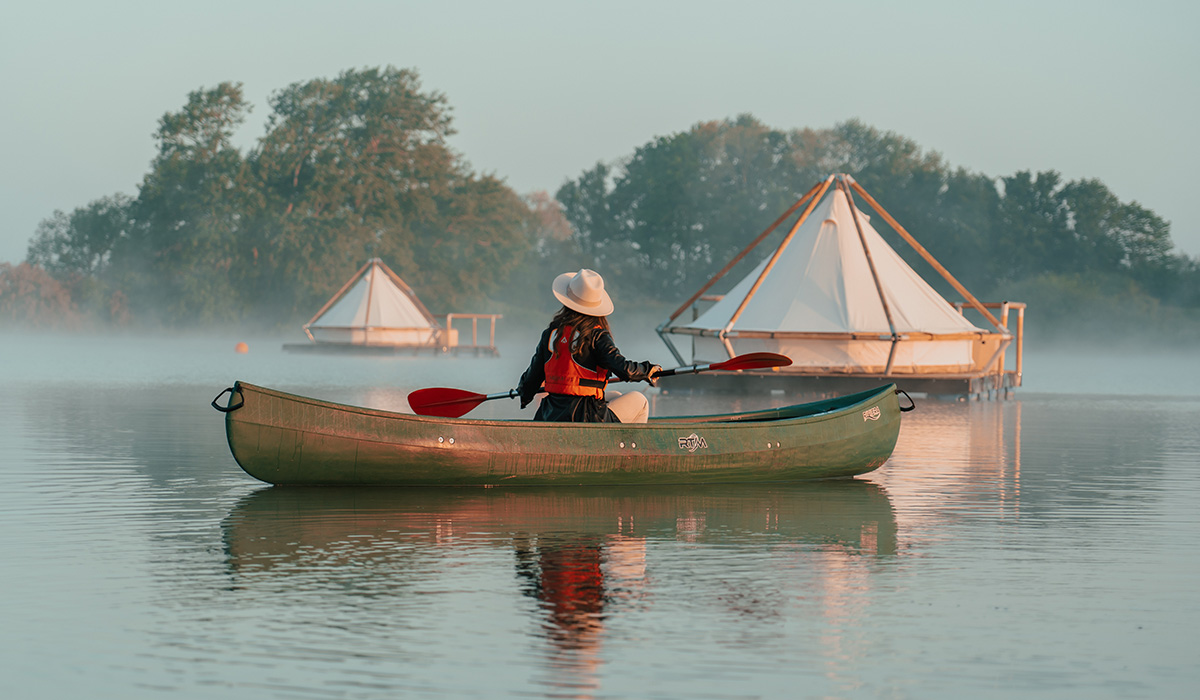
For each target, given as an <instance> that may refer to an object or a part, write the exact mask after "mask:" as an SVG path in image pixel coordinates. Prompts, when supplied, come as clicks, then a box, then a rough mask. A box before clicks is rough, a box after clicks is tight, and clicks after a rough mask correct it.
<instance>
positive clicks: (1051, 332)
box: [0, 67, 1200, 345]
mask: <svg viewBox="0 0 1200 700" xmlns="http://www.w3.org/2000/svg"><path fill="white" fill-rule="evenodd" d="M269 107H270V110H271V112H270V115H269V117H268V119H267V122H266V129H265V133H264V134H263V135H262V137H261V138H260V139H259V140H258V142H257V144H256V145H255V146H253V147H252V148H249V149H247V150H244V151H243V150H241V149H239V148H237V147H235V146H234V145H233V143H232V137H233V135H234V133H235V131H236V129H237V128H238V127H239V126H240V125H241V124H242V123H243V122H244V120H245V118H246V115H247V113H248V112H249V111H250V105H249V104H248V103H247V102H246V101H245V98H244V95H243V92H242V88H241V85H240V84H238V83H222V84H220V85H218V86H216V87H213V88H209V89H200V90H197V91H195V92H192V93H190V94H189V95H188V96H187V101H186V103H185V104H184V105H183V107H182V108H181V109H180V110H179V111H177V112H171V113H168V114H165V115H163V117H162V118H161V119H160V120H159V125H158V129H157V131H156V132H155V134H154V140H155V143H156V146H157V149H156V151H157V153H156V156H155V158H154V159H153V160H152V161H151V163H150V164H149V169H148V172H147V173H146V175H145V177H144V179H143V181H142V183H141V184H140V185H139V186H138V188H137V192H136V193H134V194H132V195H129V194H123V193H116V194H113V195H110V196H107V197H103V198H100V199H98V200H95V201H93V202H90V203H87V204H84V205H82V206H80V207H78V208H76V209H75V210H73V211H71V212H63V211H56V212H53V213H52V214H51V215H50V216H49V217H48V218H46V219H45V220H43V221H42V222H41V223H40V224H39V225H38V227H37V229H36V230H35V231H34V232H33V235H32V239H31V240H30V243H29V248H28V254H27V257H26V259H25V260H24V261H23V262H21V263H17V264H10V263H0V329H5V328H43V329H55V330H72V329H74V330H89V331H94V330H110V329H122V328H123V329H130V330H133V329H147V330H155V329H180V328H191V327H209V328H215V327H239V328H258V329H262V330H264V331H270V330H280V331H284V330H287V329H291V328H296V327H298V326H299V325H300V324H302V323H304V322H305V321H306V320H307V319H308V318H309V317H310V316H311V314H312V313H313V311H315V310H316V309H318V308H320V306H321V305H322V304H323V303H324V302H325V301H326V300H327V299H328V298H329V297H330V296H331V295H332V294H333V293H334V292H336V291H337V289H338V288H339V287H340V286H341V285H342V284H343V283H344V281H345V280H346V279H348V278H349V277H350V275H351V274H352V273H353V272H354V271H355V270H356V269H358V268H359V267H360V266H361V265H362V264H363V262H364V261H365V260H367V259H368V258H371V257H380V258H382V259H383V260H384V261H385V262H386V263H387V264H388V265H389V266H391V267H392V268H393V269H395V270H396V271H397V272H398V273H399V274H400V276H401V277H403V278H404V279H405V281H406V282H408V284H409V285H410V286H412V287H413V288H414V290H416V292H417V294H418V295H419V296H420V297H421V299H422V300H423V301H424V302H425V303H426V305H427V306H429V307H430V308H431V310H432V311H433V312H434V313H446V312H450V311H457V312H476V313H503V314H505V315H506V318H511V319H512V320H513V321H516V322H520V321H521V320H523V319H527V318H528V319H533V318H542V317H544V314H545V313H546V312H547V311H549V310H551V309H550V308H549V304H548V302H547V301H546V299H545V297H546V296H547V295H546V294H544V287H545V286H546V284H547V283H548V282H547V281H548V280H549V279H551V278H552V277H553V276H554V275H555V274H558V273H559V272H562V271H563V270H575V269H579V268H580V267H592V268H594V269H597V270H601V271H602V272H603V274H604V275H605V279H606V280H608V281H609V286H610V287H611V288H612V290H613V292H614V296H615V298H617V300H618V302H619V303H621V304H622V305H623V306H625V307H626V308H630V307H633V308H638V307H647V308H657V307H665V306H671V307H672V308H671V309H670V310H668V311H667V312H666V313H669V312H670V311H672V310H674V306H675V305H676V304H677V303H681V302H682V301H683V300H684V299H686V298H688V297H689V296H690V295H691V294H692V293H693V292H694V291H695V290H696V289H698V288H699V287H700V286H701V285H702V284H704V283H705V282H706V281H707V280H708V279H709V278H710V276H711V275H712V274H713V273H714V272H715V271H716V270H717V269H719V268H720V267H722V266H723V265H724V264H725V263H726V262H727V261H728V260H730V259H731V258H733V256H734V255H736V254H737V253H738V252H739V251H740V250H741V249H742V248H743V247H744V246H745V245H746V244H747V243H748V242H749V241H750V240H752V239H753V238H754V237H755V236H757V235H758V234H759V232H761V231H762V230H763V229H765V228H766V226H767V225H768V224H769V223H770V222H771V221H773V220H774V219H775V217H777V216H778V215H779V214H780V213H781V212H782V211H784V210H785V209H786V208H787V207H788V206H789V205H790V204H791V203H792V202H793V201H794V200H795V199H796V198H797V197H798V196H799V195H800V194H802V193H803V192H805V191H807V190H808V189H809V188H810V187H811V186H812V185H813V184H814V183H815V182H817V181H818V180H820V179H823V178H824V177H826V176H827V175H828V174H830V173H833V172H846V173H849V174H851V175H852V176H853V177H854V178H855V179H856V180H858V181H859V182H861V183H862V184H863V186H864V187H865V188H866V189H867V190H869V191H871V192H872V193H873V194H874V195H875V196H876V197H877V198H878V199H879V201H880V203H881V204H882V205H883V206H884V207H885V208H887V209H888V211H890V212H891V213H892V214H893V215H895V217H896V218H897V220H898V221H900V222H901V223H903V224H904V226H905V227H906V228H907V229H908V230H909V231H911V232H912V233H913V235H914V236H916V238H917V240H919V241H920V242H921V243H922V244H923V245H924V246H925V247H926V248H927V249H929V250H930V251H931V252H932V253H933V254H934V255H935V256H936V257H937V258H938V259H939V261H941V262H942V263H943V264H944V265H945V266H946V267H947V268H948V269H949V270H950V271H951V272H952V273H953V274H954V275H955V276H956V277H957V278H958V279H959V280H960V281H962V282H963V284H964V285H965V286H966V287H967V288H968V289H970V290H971V291H972V292H973V293H974V294H975V295H976V296H977V297H979V298H981V299H984V300H988V301H1001V300H1005V299H1007V300H1011V301H1024V302H1026V303H1028V304H1029V311H1028V314H1027V317H1026V322H1027V327H1026V330H1027V332H1028V336H1029V340H1030V342H1038V341H1039V340H1041V341H1046V342H1051V341H1061V340H1086V339H1094V340H1107V341H1111V342H1114V343H1118V344H1120V343H1144V342H1165V343H1168V344H1172V345H1174V344H1187V343H1194V342H1196V341H1197V340H1200V259H1198V258H1191V257H1188V256H1187V255H1185V254H1182V253H1180V252H1178V251H1177V250H1176V249H1175V247H1174V245H1173V243H1172V241H1171V236H1170V224H1169V223H1168V222H1167V221H1165V220H1164V219H1162V218H1161V217H1160V216H1158V215H1157V214H1155V213H1154V212H1153V211H1151V210H1149V209H1147V208H1145V207H1143V206H1141V205H1140V204H1138V203H1137V202H1135V201H1131V202H1126V201H1122V200H1121V199H1120V198H1119V197H1118V196H1117V195H1116V194H1115V193H1113V192H1111V191H1110V190H1109V189H1108V188H1107V187H1106V186H1105V185H1104V184H1103V183H1101V182H1100V181H1098V180H1094V179H1084V180H1074V181H1064V180H1063V179H1062V177H1061V176H1060V175H1059V174H1058V173H1057V172H1054V171H1043V172H1037V173H1034V172H1029V171H1020V172H1017V173H1014V174H1012V175H1007V176H999V177H992V176H987V175H983V174H980V173H974V172H970V171H968V170H965V169H963V168H955V167H951V166H950V165H949V164H947V163H946V162H944V160H943V159H942V157H941V155H940V154H938V153H936V152H934V151H928V150H925V149H923V148H921V147H920V146H919V145H917V144H916V143H914V142H913V141H911V140H909V139H906V138H904V137H902V136H899V135H897V134H894V133H890V132H883V131H880V130H878V129H875V128H873V127H871V126H868V125H866V124H863V123H861V122H859V121H857V120H850V121H846V122H842V123H840V124H837V125H835V126H834V127H832V128H828V129H811V128H803V129H791V130H781V129H775V128H772V127H768V126H766V125H764V124H762V123H761V122H760V121H758V120H757V119H755V118H754V117H752V116H750V115H741V116H738V117H736V118H732V119H724V120H718V121H709V122H700V123H697V124H695V125H694V126H692V127H691V128H690V129H688V130H687V131H681V132H678V133H674V134H670V135H667V136H659V137H655V138H652V139H651V140H649V141H647V142H646V143H644V144H641V145H639V146H636V147H634V148H633V150H632V152H631V153H630V154H628V155H627V156H625V157H623V158H621V159H619V160H618V161H617V162H613V163H597V164H595V165H594V166H593V167H591V168H590V169H587V170H584V171H583V172H582V173H581V174H580V175H579V176H578V177H577V178H576V179H574V180H568V181H566V182H564V183H563V184H562V185H561V187H559V189H558V190H557V192H556V193H554V195H551V194H549V193H547V192H534V193H526V194H518V193H516V192H514V191H513V190H512V189H511V188H510V187H509V186H508V185H507V184H506V183H505V181H504V180H503V178H502V177H500V176H498V175H491V174H479V173H476V172H474V171H473V170H472V169H471V166H470V164H469V162H468V161H467V160H466V158H465V157H464V156H463V155H462V154H458V153H456V152H454V151H453V150H451V149H450V148H449V147H448V146H447V144H446V139H447V138H448V137H449V136H450V135H452V134H453V133H454V130H453V127H452V120H451V117H450V112H451V107H450V104H449V102H448V100H447V98H446V97H445V96H444V95H442V94H441V93H438V92H436V91H427V90H424V89H423V88H422V86H421V83H420V79H419V77H418V75H417V73H416V72H415V71H413V70H403V69H397V68H394V67H384V68H369V69H362V70H348V71H345V72H343V73H341V74H340V75H338V76H337V77H336V78H332V79H329V78H316V79H313V80H309V81H304V82H298V83H294V84H292V85H289V86H287V87H285V88H283V89H281V90H279V91H277V92H275V93H274V94H272V96H271V97H270V99H269ZM874 225H875V226H876V228H877V230H879V231H880V233H881V234H882V235H884V237H885V238H887V239H888V241H889V243H891V244H892V245H893V246H894V247H895V248H896V250H897V251H898V252H899V253H900V254H901V255H902V256H903V257H904V258H905V259H906V260H907V261H908V262H909V264H911V265H912V266H913V267H914V269H916V270H917V272H918V273H920V274H921V275H922V276H923V277H924V278H925V279H926V280H927V281H929V282H930V283H931V284H933V285H934V286H935V287H937V288H938V290H939V291H941V292H943V293H944V294H945V295H946V297H947V299H949V300H951V301H957V300H958V298H957V295H956V294H955V293H954V292H953V291H952V290H950V289H947V288H946V287H945V285H944V284H943V283H942V282H941V279H940V277H939V276H938V275H937V274H936V273H934V272H933V271H932V270H931V269H929V268H928V266H927V265H926V264H925V263H924V261H922V260H921V259H920V258H919V257H918V256H917V255H916V254H915V253H914V252H913V251H912V250H911V249H909V248H908V247H907V246H906V245H905V244H903V243H902V242H901V241H900V239H899V237H898V236H896V235H895V234H894V232H892V231H891V230H890V229H889V228H888V227H887V225H886V224H885V223H884V222H882V221H876V222H874ZM782 235H783V234H782V232H776V233H775V234H773V237H772V238H768V239H767V240H766V241H764V242H763V244H762V247H761V248H760V250H761V251H763V252H761V253H758V254H752V255H750V256H748V258H747V260H745V261H743V263H742V267H741V269H740V270H739V269H735V270H733V271H732V272H731V273H730V274H729V275H727V276H726V279H727V280H736V279H739V278H740V277H741V276H742V275H744V274H745V273H746V272H747V271H748V270H749V269H750V266H752V265H753V264H755V263H756V262H757V261H758V260H759V259H761V257H762V255H765V254H766V251H767V250H769V249H770V246H771V244H772V240H774V242H776V243H777V242H778V240H779V238H780V237H781V236H782ZM714 291H716V292H718V293H719V292H720V291H722V290H714ZM672 300H678V301H676V302H675V303H674V304H672V303H671V301H672ZM664 318H665V315H664Z"/></svg>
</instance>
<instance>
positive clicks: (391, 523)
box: [223, 479, 896, 575]
mask: <svg viewBox="0 0 1200 700" xmlns="http://www.w3.org/2000/svg"><path fill="white" fill-rule="evenodd" d="M223 527H224V534H225V544H226V548H227V554H228V561H229V566H230V571H231V572H232V573H234V574H235V575H236V572H237V571H238V570H240V569H243V568H245V567H253V568H255V569H265V570H270V569H272V568H276V569H280V570H281V573H285V571H284V570H291V569H292V568H293V567H294V566H295V565H296V564H299V563H301V562H302V561H303V560H305V559H322V560H325V561H326V563H327V562H328V557H330V556H334V557H336V556H353V557H356V558H359V559H362V558H366V559H373V558H379V557H382V558H388V557H396V556H399V557H403V556H405V555H406V553H410V552H411V551H412V550H413V548H412V547H411V546H410V545H413V544H416V543H425V544H433V545H446V546H454V545H467V544H473V545H479V544H485V543H492V544H498V545H503V546H516V547H517V548H518V550H519V549H520V547H521V546H531V545H529V544H528V543H530V542H534V543H537V542H544V541H549V540H550V539H552V538H559V539H562V538H591V539H593V540H594V541H597V542H604V541H608V540H610V539H613V538H614V537H615V538H622V537H623V538H630V537H637V538H648V539H652V540H653V539H674V540H686V541H689V542H697V543H710V544H736V543H739V542H751V541H753V542H756V543H762V539H761V537H762V535H763V534H764V533H766V534H771V535H775V536H779V537H783V538H787V540H788V541H790V542H793V543H810V544H819V545H829V546H835V547H838V548H840V549H843V550H845V551H846V552H847V553H850V554H871V555H874V554H881V555H886V554H892V553H894V552H895V549H896V525H895V515H894V513H893V511H892V505H891V501H890V499H889V498H888V495H887V493H886V492H885V491H884V490H883V488H882V487H880V486H878V485H876V484H873V483H870V482H866V481H860V480H855V479H845V480H836V481H826V482H813V483H805V484H787V485H746V486H736V485H735V486H729V485H722V486H694V487H678V488H670V489H666V488H664V487H661V486H656V487H647V488H637V487H623V488H617V487H613V488H607V487H586V488H578V489H572V488H545V489H541V488H520V489H436V488H429V489H404V488H395V489H390V488H378V487H373V488H368V487H362V488H359V487H338V488H306V487H278V486H277V487H271V488H265V489H261V490H259V491H255V492H254V493H252V494H250V495H248V496H246V497H244V498H243V499H242V500H241V501H239V502H238V503H237V505H235V506H234V508H233V509H232V510H231V511H230V513H229V515H228V517H227V518H226V519H225V521H224V523H223ZM381 540H382V541H388V540H392V541H395V542H399V543H402V544H404V545H405V546H404V547H399V548H397V547H384V548H380V547H375V546H372V545H371V544H370V543H378V542H379V541H381ZM356 542H359V543H362V546H361V547H357V548H356V546H355V543H356ZM522 542H524V543H526V544H525V545H522V544H521V543H522ZM773 543H778V540H773ZM533 546H535V549H536V548H537V546H536V545H533Z"/></svg>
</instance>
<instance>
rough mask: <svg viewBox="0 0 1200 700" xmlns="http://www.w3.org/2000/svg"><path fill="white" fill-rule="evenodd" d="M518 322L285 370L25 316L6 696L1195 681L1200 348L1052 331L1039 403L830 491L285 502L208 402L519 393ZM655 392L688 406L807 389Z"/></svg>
mask: <svg viewBox="0 0 1200 700" xmlns="http://www.w3.org/2000/svg"><path fill="white" fill-rule="evenodd" d="M502 328H503V329H504V330H503V332H502V334H501V337H500V349H501V356H500V357H499V358H488V357H480V358H475V357H467V356H464V357H459V358H457V359H456V358H452V357H428V356H425V357H394V358H392V357H389V358H382V357H377V358H358V357H345V356H321V355H294V354H286V353H284V352H283V351H282V350H281V345H282V343H283V342H300V341H301V338H299V337H296V336H291V335H284V336H279V337H275V336H266V335H263V336H253V335H248V334H234V333H230V334H228V335H224V336H221V335H211V334H203V333H188V334H159V335H57V334H12V333H0V385H2V386H4V387H5V388H6V389H7V391H6V395H5V400H4V401H3V402H0V465H2V466H0V493H3V494H4V495H3V496H2V497H0V499H2V500H0V553H3V556H4V559H5V566H4V567H3V569H0V619H3V620H4V624H3V625H0V674H3V677H4V678H5V682H4V684H3V687H4V688H5V689H6V694H11V695H12V697H22V698H50V697H94V698H141V697H145V698H171V697H178V698H210V697H236V698H259V697H273V698H274V697H278V698H314V697H331V698H335V697H336V698H391V697H398V696H403V697H430V698H437V697H445V698H460V697H479V698H485V697H487V698H490V697H524V698H528V697H546V698H550V697H564V696H569V697H591V698H606V697H607V698H612V697H647V698H649V697H699V696H703V697H710V698H746V697H831V698H857V697H895V698H930V697H935V698H961V697H1013V696H1032V697H1056V698H1059V697H1061V698H1089V699H1090V698H1098V697H1099V698H1103V697H1190V696H1191V695H1192V694H1193V691H1194V690H1195V688H1197V687H1200V667H1197V665H1196V664H1195V650H1196V646H1195V642H1194V637H1195V633H1194V630H1195V629H1196V627H1197V626H1198V625H1200V612H1198V611H1200V606H1197V605H1196V602H1197V600H1196V591H1197V590H1200V556H1198V555H1196V554H1195V547H1194V540H1195V536H1196V535H1197V534H1198V533H1200V515H1198V514H1200V458H1198V457H1197V455H1198V454H1200V430H1198V429H1197V425H1200V400H1198V399H1197V398H1196V396H1197V393H1198V390H1200V372H1197V371H1196V370H1195V368H1194V356H1193V354H1191V353H1185V352H1176V351H1170V350H1162V349H1154V348H1147V349H1146V351H1145V352H1140V353H1132V352H1130V353H1111V354H1105V353H1101V352H1095V353H1084V352H1079V351H1078V350H1074V349H1068V348H1061V347H1060V348H1054V347H1047V348H1037V347H1034V348H1027V349H1026V358H1025V387H1024V388H1022V389H1019V390H1018V391H1017V393H1016V398H1015V399H1014V400H1011V401H1001V402H987V401H983V402H970V403H956V402H949V401H934V400H923V399H918V408H917V410H916V411H915V412H913V413H910V414H905V417H904V424H903V427H902V430H901V435H900V441H899V443H898V444H897V448H896V452H895V454H894V455H893V457H892V459H891V460H890V461H889V462H888V463H887V464H885V465H884V466H883V467H882V468H880V469H879V470H877V471H875V472H872V473H871V474H869V475H866V476H865V477H862V478H859V479H854V480H847V481H840V482H824V483H815V484H786V485H784V484H774V485H758V486H756V485H744V486H738V485H734V486H722V487H721V488H719V489H706V488H702V487H699V488H686V489H683V488H680V489H676V488H671V487H666V488H653V489H646V488H628V489H486V490H483V489H455V490H439V489H427V490H403V489H399V490H397V489H280V488H272V487H269V486H267V485H265V484H262V483H260V482H258V481H256V480H254V479H252V478H251V477H249V476H247V475H246V474H245V473H243V472H242V471H241V470H240V469H239V468H238V466H237V464H236V463H235V462H234V461H233V459H232V457H231V456H230V453H229V449H228V446H227V445H226V444H225V436H224V428H223V421H222V417H221V415H220V414H218V413H217V412H215V411H213V410H212V409H211V408H210V407H209V406H208V402H209V401H210V400H211V399H212V398H213V397H214V396H215V395H216V394H217V392H218V391H220V390H221V389H223V388H225V387H226V386H229V385H231V384H232V383H233V381H234V380H244V381H249V382H253V383H256V384H263V385H266V386H271V387H276V388H280V389H284V390H287V391H295V392H299V393H304V394H309V395H313V396H318V397H321V398H327V399H331V400H335V401H342V402H346V403H352V404H360V405H368V406H373V407H377V408H385V409H393V410H401V411H404V410H407V406H406V402H405V400H404V397H405V395H406V394H407V393H408V391H410V390H412V389H414V388H418V387H422V386H452V387H458V388H462V389H467V390H471V391H479V392H493V391H501V390H505V389H508V388H510V387H511V386H513V385H514V384H515V383H516V380H517V378H518V377H519V376H520V373H521V372H522V371H523V370H524V368H525V365H526V364H527V362H528V360H529V356H530V354H531V352H532V343H533V342H534V339H535V338H536V331H537V330H538V329H536V328H517V327H516V326H515V325H514V326H512V327H505V326H503V325H502ZM615 332H616V337H617V340H618V344H619V345H620V346H621V348H622V350H623V351H624V352H625V353H626V354H627V355H628V356H630V358H631V359H650V360H653V361H655V362H658V363H660V364H663V365H664V366H672V365H673V364H674V363H673V362H672V361H671V357H670V354H669V353H668V352H667V351H666V349H665V348H664V347H663V346H662V344H661V342H660V341H659V340H658V339H657V338H656V337H654V336H653V334H652V333H651V332H647V331H645V330H644V327H639V325H638V324H635V323H627V324H626V325H619V326H618V327H617V328H616V331H615ZM239 341H243V342H246V343H248V344H249V348H250V351H249V353H247V354H244V355H239V354H237V353H235V352H234V345H235V344H236V343H237V342H239ZM643 386H644V385H643ZM651 395H652V397H653V398H654V401H655V403H654V406H655V410H657V411H660V412H662V413H672V414H681V413H695V412H709V411H710V410H722V409H724V408H727V407H729V406H730V405H736V406H738V407H741V408H752V407H754V406H755V405H760V404H762V403H764V402H770V401H775V402H778V401H780V400H781V397H770V396H735V397H683V398H681V397H671V396H663V395H656V394H655V392H654V391H653V390H651ZM470 415H471V416H472V417H480V418H485V417H506V418H521V417H524V418H529V417H531V416H532V409H527V410H526V411H524V412H522V411H520V410H518V407H517V404H516V402H511V401H494V402H489V403H488V404H485V405H484V406H481V407H480V408H479V409H477V410H476V411H474V412H472V413H471V414H470ZM572 581H573V582H574V583H571V582H572Z"/></svg>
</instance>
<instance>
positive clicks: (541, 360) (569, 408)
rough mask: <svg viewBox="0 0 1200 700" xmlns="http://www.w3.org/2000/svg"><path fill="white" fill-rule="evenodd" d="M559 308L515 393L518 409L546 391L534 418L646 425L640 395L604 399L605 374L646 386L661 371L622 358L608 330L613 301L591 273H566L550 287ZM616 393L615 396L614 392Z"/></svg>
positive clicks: (646, 405)
mask: <svg viewBox="0 0 1200 700" xmlns="http://www.w3.org/2000/svg"><path fill="white" fill-rule="evenodd" d="M551 290H552V291H553V292H554V296H555V297H557V298H558V300H559V301H561V302H562V304H563V308H562V309H560V310H559V312H558V313H556V314H554V318H553V319H551V321H550V326H549V327H548V328H547V329H546V330H545V331H543V332H542V337H541V339H540V340H539V341H538V346H537V350H536V351H535V352H534V353H533V359H532V360H531V361H530V362H529V369H527V370H525V374H523V375H521V382H520V384H518V385H517V391H519V392H520V395H521V408H525V407H526V406H528V405H529V403H530V402H531V401H533V397H534V395H536V394H537V393H538V392H539V391H545V392H547V394H548V395H547V396H546V397H545V398H543V399H542V403H541V405H540V406H538V410H537V414H536V415H534V417H533V419H534V420H544V421H566V422H575V423H644V422H645V421H646V419H647V417H649V414H650V407H649V403H648V402H647V401H646V396H645V394H643V393H642V392H640V391H631V392H629V393H626V394H621V395H619V396H617V397H616V398H614V399H613V400H612V401H608V400H606V399H605V395H604V389H605V386H606V385H607V384H608V376H609V374H614V375H616V377H617V379H618V380H620V381H623V382H642V381H644V382H649V383H650V385H651V386H654V375H655V374H657V373H658V372H661V371H662V367H659V366H658V365H655V364H651V363H649V362H631V361H629V360H627V359H625V357H624V356H622V355H621V352H620V351H619V350H617V346H616V345H615V344H614V343H613V337H612V333H611V332H609V329H608V318H606V317H607V316H608V315H609V314H611V313H612V311H613V303H612V299H611V298H609V296H608V292H606V291H605V290H604V279H603V278H601V277H600V275H599V273H597V272H595V271H594V270H587V269H583V270H580V271H579V272H566V273H563V274H561V275H559V276H558V277H557V278H555V280H554V284H553V285H551ZM614 393H615V392H614Z"/></svg>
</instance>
